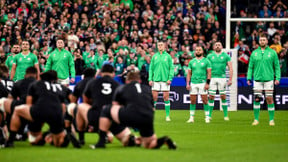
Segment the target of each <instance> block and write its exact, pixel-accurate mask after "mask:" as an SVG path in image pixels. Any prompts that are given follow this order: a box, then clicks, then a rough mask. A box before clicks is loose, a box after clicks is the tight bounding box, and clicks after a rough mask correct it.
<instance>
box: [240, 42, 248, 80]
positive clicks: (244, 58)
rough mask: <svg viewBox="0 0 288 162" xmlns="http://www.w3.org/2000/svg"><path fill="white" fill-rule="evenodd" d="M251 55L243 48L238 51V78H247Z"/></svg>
mask: <svg viewBox="0 0 288 162" xmlns="http://www.w3.org/2000/svg"><path fill="white" fill-rule="evenodd" d="M248 63H249V55H247V54H246V52H244V51H243V49H242V48H240V49H239V50H238V73H239V74H238V76H240V77H245V74H246V72H247V70H248Z"/></svg>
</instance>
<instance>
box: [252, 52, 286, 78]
mask: <svg viewBox="0 0 288 162" xmlns="http://www.w3.org/2000/svg"><path fill="white" fill-rule="evenodd" d="M274 75H275V78H276V80H278V81H279V80H280V77H281V71H280V65H279V59H278V55H277V53H276V52H275V51H274V50H273V49H271V48H269V47H268V46H267V47H266V48H265V50H263V51H262V50H261V48H260V47H258V48H257V49H255V50H254V51H253V52H252V54H251V57H250V60H249V65H248V72H247V80H251V79H252V77H254V80H256V81H259V82H266V81H271V80H274Z"/></svg>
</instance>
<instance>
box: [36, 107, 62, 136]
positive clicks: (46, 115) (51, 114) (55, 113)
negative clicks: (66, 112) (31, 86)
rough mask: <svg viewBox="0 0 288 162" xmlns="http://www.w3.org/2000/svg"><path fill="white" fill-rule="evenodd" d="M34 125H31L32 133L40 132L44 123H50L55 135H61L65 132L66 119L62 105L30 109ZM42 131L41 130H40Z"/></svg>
mask: <svg viewBox="0 0 288 162" xmlns="http://www.w3.org/2000/svg"><path fill="white" fill-rule="evenodd" d="M30 114H31V116H32V118H33V123H31V124H30V128H31V130H30V131H32V132H34V131H35V132H37V131H38V132H39V129H40V127H42V124H43V123H45V122H46V123H48V125H49V127H50V131H51V133H53V134H58V133H61V132H62V131H63V130H64V117H63V114H62V107H61V105H43V104H42V105H33V106H31V108H30ZM40 130H41V129H40Z"/></svg>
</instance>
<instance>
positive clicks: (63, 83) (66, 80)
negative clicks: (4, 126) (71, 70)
mask: <svg viewBox="0 0 288 162" xmlns="http://www.w3.org/2000/svg"><path fill="white" fill-rule="evenodd" d="M58 83H59V84H62V85H69V78H67V79H58Z"/></svg>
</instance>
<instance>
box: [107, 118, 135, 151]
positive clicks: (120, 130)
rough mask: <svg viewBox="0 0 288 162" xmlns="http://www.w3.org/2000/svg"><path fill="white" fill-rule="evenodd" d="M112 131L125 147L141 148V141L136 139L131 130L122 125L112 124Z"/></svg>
mask: <svg viewBox="0 0 288 162" xmlns="http://www.w3.org/2000/svg"><path fill="white" fill-rule="evenodd" d="M110 131H111V132H112V133H113V134H114V135H115V137H116V138H117V139H118V140H119V141H120V142H121V143H122V145H123V146H139V145H140V144H141V140H140V139H139V138H136V137H135V136H134V135H133V134H132V133H131V131H130V129H129V128H128V127H125V126H124V125H122V124H116V123H115V122H112V125H111V127H110Z"/></svg>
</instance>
